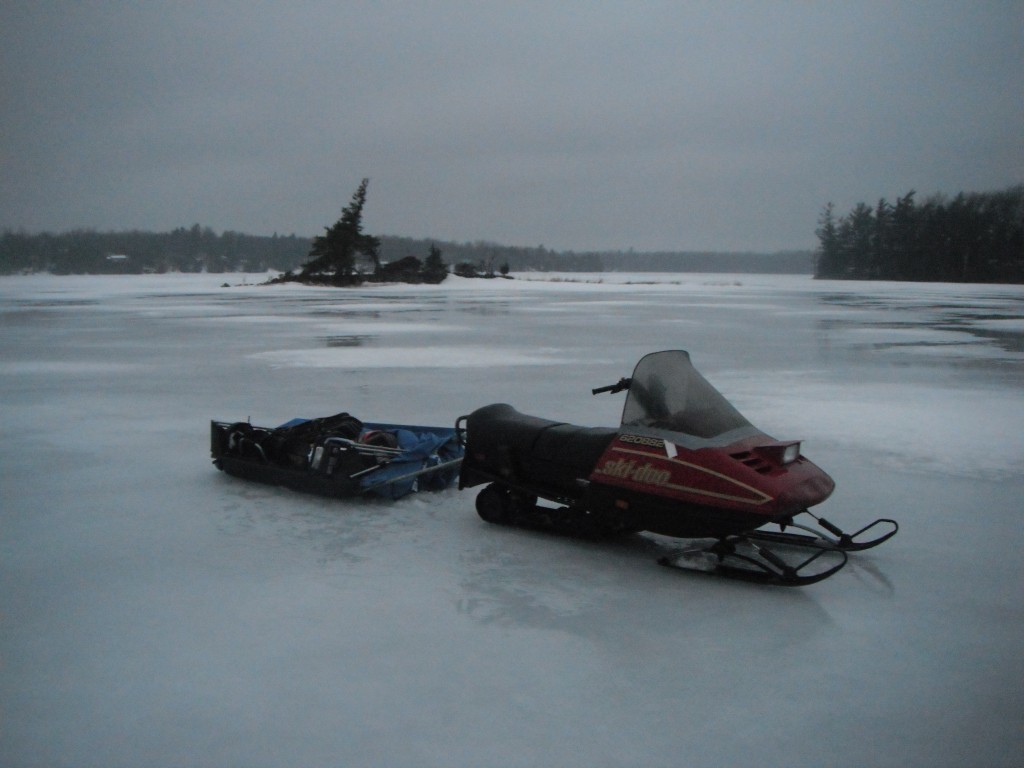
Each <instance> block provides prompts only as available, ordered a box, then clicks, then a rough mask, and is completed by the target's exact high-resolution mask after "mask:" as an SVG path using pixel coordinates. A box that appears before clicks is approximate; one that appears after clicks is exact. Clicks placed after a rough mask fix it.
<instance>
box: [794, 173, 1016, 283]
mask: <svg viewBox="0 0 1024 768" xmlns="http://www.w3.org/2000/svg"><path fill="white" fill-rule="evenodd" d="M915 194H916V193H915V192H914V191H910V192H908V193H907V194H905V195H904V196H903V197H900V198H897V200H896V202H895V203H894V204H893V203H889V202H888V201H887V200H885V199H884V198H883V199H881V200H879V201H878V204H877V205H876V206H875V207H874V208H872V207H871V206H869V205H867V204H866V203H858V204H857V205H856V206H854V208H853V210H851V211H850V212H849V213H848V214H846V215H845V216H840V217H838V218H837V217H836V213H835V210H834V208H833V205H832V203H829V204H828V205H826V206H825V208H824V210H823V211H822V213H821V217H820V218H819V220H818V229H817V230H816V233H817V235H818V241H819V246H818V250H817V251H816V253H815V262H816V264H815V271H814V274H815V277H819V278H833V279H843V280H915V281H938V282H965V283H1024V185H1020V186H1015V187H1011V188H1009V189H1006V190H1004V191H1002V192H988V193H970V194H965V193H963V192H961V193H960V194H958V195H957V196H956V197H954V198H953V199H951V200H950V199H948V198H946V197H944V196H942V195H933V196H932V197H929V198H928V199H926V200H925V201H924V202H923V203H917V202H916V201H915V200H914V195H915Z"/></svg>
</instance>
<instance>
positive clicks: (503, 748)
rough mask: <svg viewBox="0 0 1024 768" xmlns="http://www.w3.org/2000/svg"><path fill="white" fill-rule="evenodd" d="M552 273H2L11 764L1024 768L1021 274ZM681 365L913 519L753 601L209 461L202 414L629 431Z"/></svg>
mask: <svg viewBox="0 0 1024 768" xmlns="http://www.w3.org/2000/svg"><path fill="white" fill-rule="evenodd" d="M551 278H552V276H551V275H521V276H520V279H517V280H510V281H505V280H493V281H482V280H478V281H467V280H458V279H455V278H450V279H449V281H448V282H446V283H445V284H444V285H441V286H381V287H373V288H366V289H357V290H337V291H336V290H329V289H314V288H306V287H300V286H294V285H292V286H276V287H259V286H245V285H239V283H242V282H244V280H243V277H242V276H241V275H168V276H147V277H122V278H110V277H106V278H98V277H54V276H26V277H6V278H0V415H2V419H0V424H2V429H3V440H2V441H0V494H2V496H0V497H2V511H0V764H2V765H4V766H12V767H17V766H79V767H81V766H108V767H109V766H136V767H137V766H169V765H190V766H229V765H245V766H282V765H295V766H299V765H301V766H328V765H330V766H338V765H345V766H356V765H380V766H519V765H550V766H555V765H558V766H575V765H579V766H620V765H638V766H652V765H692V766H698V765H768V766H802V765H806V766H820V765H831V766H864V765H871V766H889V765H891V766H963V765H979V766H980V765H985V766H1009V765H1019V764H1020V759H1021V757H1020V756H1021V755H1022V754H1024V566H1022V563H1024V560H1022V556H1021V551H1022V547H1024V532H1022V529H1021V519H1022V509H1024V504H1022V498H1024V397H1022V392H1024V288H1022V287H1020V286H961V285H902V284H891V283H879V284H851V283H837V282H824V281H813V280H811V279H810V278H809V277H793V276H750V275H653V276H652V275H634V276H625V275H565V276H563V279H562V280H560V281H554V282H553V281H552V280H551ZM259 279H262V278H259ZM225 280H227V281H228V282H230V283H232V286H233V287H230V288H222V287H220V286H221V284H222V283H223V282H224V281H225ZM253 281H255V279H254V280H253ZM672 348H679V349H686V350H689V352H690V353H691V355H692V358H693V360H694V363H695V364H696V366H697V367H698V369H700V370H701V371H702V372H703V373H704V375H705V376H706V377H707V378H708V379H709V380H710V381H711V382H712V383H714V384H715V385H716V386H717V387H718V388H719V389H720V390H722V391H723V392H724V393H725V394H726V396H728V397H729V398H730V399H731V400H732V401H733V402H734V403H735V404H736V405H737V406H738V407H739V409H740V410H741V411H743V413H744V414H745V415H746V416H747V417H748V418H749V419H750V420H751V421H752V422H753V423H754V424H756V425H758V426H759V427H761V428H762V429H764V430H765V431H766V432H768V433H769V434H772V435H774V436H775V437H778V438H780V439H789V438H792V439H802V440H803V441H804V444H803V449H804V452H805V453H806V455H807V456H809V457H810V458H811V459H812V460H813V461H814V462H815V463H817V464H818V465H820V466H822V467H823V468H824V469H825V470H826V471H828V472H829V473H830V474H831V475H832V476H833V477H834V478H835V480H836V483H837V489H836V492H835V494H834V495H833V497H832V498H831V499H830V500H829V501H827V502H826V503H825V504H824V505H823V506H822V507H821V510H822V511H823V512H824V514H825V515H826V516H827V517H828V518H829V519H831V520H833V521H835V522H837V523H840V524H841V525H844V526H845V527H847V528H848V529H854V528H857V527H859V525H860V524H862V523H866V522H868V521H869V520H873V519H874V518H876V517H879V516H891V517H895V518H897V519H898V520H899V522H900V524H901V531H900V534H899V535H898V536H897V537H896V538H894V539H893V540H892V541H890V542H888V543H886V544H885V545H883V546H882V547H880V548H878V549H876V550H872V551H870V552H867V553H862V554H860V555H855V556H852V557H851V562H850V564H849V565H848V566H847V567H846V568H845V569H844V570H843V571H841V572H840V573H839V574H837V575H836V576H835V577H833V578H831V579H829V580H828V581H825V582H822V583H820V584H817V585H813V586H809V587H805V588H801V589H782V588H770V587H758V586H753V585H749V584H741V583H734V582H725V581H716V580H712V579H708V578H705V577H701V576H698V575H689V574H682V573H676V572H672V571H669V570H667V569H664V568H660V567H658V566H657V565H656V564H655V563H654V561H653V556H652V552H651V547H650V544H649V540H648V539H646V538H645V537H643V536H637V537H631V538H629V539H627V540H625V541H621V542H605V543H592V542H577V541H571V540H567V539H563V538H558V537H553V536H545V535H543V534H540V533H534V532H528V531H522V530H513V529H503V528H498V527H494V526H489V525H488V524H486V523H484V522H483V521H481V520H480V519H479V518H478V517H477V515H476V513H475V511H474V506H473V501H474V492H473V491H462V492H459V491H457V490H454V489H452V490H450V491H446V492H443V493H440V494H419V495H416V496H413V497H409V498H407V499H404V500H401V501H398V502H383V501H375V502H365V501H360V502H339V501H331V500H327V499H321V498H317V497H309V496H303V495H300V494H297V493H293V492H290V491H287V490H283V489H278V488H272V487H265V486H257V485H252V484H247V483H245V482H243V481H241V480H237V479H234V478H231V477H228V476H225V475H223V474H222V473H220V472H217V471H216V470H215V469H214V468H213V467H212V466H211V465H210V462H209V456H208V441H209V436H208V429H209V420H210V419H223V420H230V421H234V420H245V419H246V418H249V417H251V419H252V421H253V423H255V424H265V425H273V424H277V423H281V422H284V421H286V420H288V419H290V418H292V417H293V416H306V417H309V416H323V415H328V414H332V413H336V412H338V411H343V410H345V411H349V412H350V413H352V414H354V415H356V416H357V417H359V418H361V419H363V420H367V421H374V420H379V421H395V422H407V423H421V424H439V425H448V424H451V423H452V422H454V419H455V418H456V417H457V416H459V415H461V414H464V413H468V412H469V411H470V410H472V409H474V408H476V407H478V406H481V405H485V404H487V403H492V402H509V403H512V404H513V405H515V406H517V407H518V408H519V409H520V410H522V411H526V412H531V413H535V414H536V415H539V416H544V417H548V418H555V419H558V420H564V421H573V422H576V423H580V424H586V425H593V426H601V425H614V424H616V423H617V422H618V418H619V411H620V409H621V407H622V396H621V395H620V396H607V395H603V396H600V397H592V396H591V395H590V388H591V387H594V386H599V385H603V384H609V383H612V382H614V381H616V380H617V379H618V378H619V377H621V376H628V375H629V374H630V372H631V371H632V368H633V365H634V363H635V362H636V361H637V360H638V359H639V358H640V357H641V356H642V355H643V354H645V353H647V352H652V351H656V350H660V349H672Z"/></svg>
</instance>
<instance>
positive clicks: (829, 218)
mask: <svg viewBox="0 0 1024 768" xmlns="http://www.w3.org/2000/svg"><path fill="white" fill-rule="evenodd" d="M834 210H835V206H834V205H832V203H831V202H830V203H828V204H827V205H826V206H825V207H824V208H823V209H822V211H821V216H819V217H818V228H817V229H816V230H815V234H816V235H817V236H818V242H819V246H818V251H817V253H816V254H815V261H816V268H815V271H814V274H815V277H836V276H837V275H838V272H839V232H838V231H837V229H836V220H835V214H834Z"/></svg>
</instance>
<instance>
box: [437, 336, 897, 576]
mask: <svg viewBox="0 0 1024 768" xmlns="http://www.w3.org/2000/svg"><path fill="white" fill-rule="evenodd" d="M592 391H593V394H595V395H597V394H600V393H603V392H608V393H616V392H622V391H625V392H627V396H626V402H625V405H624V407H623V411H622V420H621V424H620V426H619V427H618V428H594V427H580V426H575V425H572V424H567V423H563V422H557V421H550V420H548V419H542V418H538V417H536V416H529V415H526V414H523V413H520V412H519V411H517V410H516V409H514V408H513V407H512V406H511V405H507V404H504V403H498V404H494V405H488V406H484V407H482V408H479V409H477V410H475V411H474V412H472V413H470V414H469V415H467V416H461V417H459V419H458V420H457V421H456V429H457V431H458V432H459V434H460V436H461V438H462V439H463V440H464V441H465V455H464V457H463V462H462V466H461V469H460V474H459V487H460V488H467V487H473V486H477V485H483V484H485V483H486V484H487V485H486V487H485V488H483V490H481V491H480V493H479V494H478V495H477V498H476V509H477V512H478V513H479V515H480V517H481V518H483V519H484V520H486V521H487V522H490V523H496V524H503V525H512V526H520V527H526V528H534V529H542V530H549V531H554V532H558V533H564V534H570V535H576V536H587V537H592V536H599V537H603V536H607V535H616V534H628V533H639V532H644V531H646V532H648V533H652V534H658V535H660V536H663V537H671V538H672V539H693V540H695V541H692V542H688V543H687V544H686V545H685V546H684V547H683V548H682V549H678V548H676V549H674V550H672V554H670V555H666V556H664V557H662V558H660V559H659V561H658V562H660V563H661V564H662V565H667V566H671V567H675V568H680V569H682V570H687V571H699V572H703V573H709V574H714V575H719V576H725V577H728V578H734V579H742V580H746V581H752V582H760V583H769V584H778V585H787V586H797V585H805V584H812V583H814V582H817V581H821V580H822V579H825V578H828V577H829V576H832V575H833V574H835V573H836V572H837V571H839V569H840V568H842V567H843V566H844V565H845V564H846V562H847V553H848V552H855V551H860V550H865V549H869V548H871V547H874V546H877V545H879V544H881V543H882V542H883V541H886V540H887V539H890V538H892V537H893V536H894V535H895V534H896V532H897V530H898V529H899V526H898V524H897V523H896V522H895V521H894V520H890V519H887V518H880V519H878V520H875V521H874V522H872V523H870V524H868V525H866V526H864V527H863V528H861V529H860V530H858V531H856V532H855V533H852V534H848V533H845V532H844V531H843V530H841V529H840V528H839V527H838V526H836V525H833V524H832V523H831V522H829V521H828V520H826V519H825V518H823V517H820V516H816V515H814V514H813V513H811V512H810V508H811V507H813V506H815V505H817V504H820V503H821V502H823V501H824V500H825V499H827V498H828V497H829V495H830V494H831V493H832V491H833V489H834V487H835V483H834V482H833V480H832V478H831V477H829V476H828V475H827V474H826V473H825V472H824V471H822V470H821V469H820V468H818V467H817V466H816V465H815V464H813V463H812V462H811V461H810V460H808V459H807V458H806V457H804V456H803V454H802V453H801V444H800V442H799V441H795V440H791V441H779V440H776V439H774V438H772V437H769V436H768V435H766V434H765V433H764V432H762V431H761V430H759V429H758V428H757V427H755V426H754V425H753V424H751V423H750V422H749V421H748V420H747V419H746V418H745V417H744V416H743V415H742V414H740V412H739V411H738V410H737V409H736V408H735V407H734V406H733V405H732V404H731V403H730V402H729V401H728V400H727V399H726V398H725V397H724V396H723V395H722V394H721V393H720V392H719V391H718V390H716V389H715V388H714V387H713V386H712V385H711V384H710V383H709V382H708V381H707V380H706V379H705V378H704V377H703V376H702V375H701V374H700V373H698V372H697V370H696V368H694V366H693V364H692V363H691V361H690V356H689V354H688V353H687V352H684V351H682V350H669V351H664V352H655V353H652V354H649V355H646V356H645V357H643V358H642V359H641V360H640V362H639V363H637V365H636V368H635V370H634V371H633V375H632V377H630V378H623V379H620V380H619V381H618V382H617V383H616V384H611V385H608V386H604V387H598V388H597V389H594V390H592ZM541 500H543V501H544V502H548V503H545V504H541V503H539V502H540V501H541ZM549 503H553V504H554V506H550V505H549ZM804 520H809V522H804ZM765 526H770V527H769V528H765ZM789 528H795V529H798V530H801V531H803V532H802V533H796V532H793V531H790V530H787V529H789ZM673 543H675V544H678V542H673Z"/></svg>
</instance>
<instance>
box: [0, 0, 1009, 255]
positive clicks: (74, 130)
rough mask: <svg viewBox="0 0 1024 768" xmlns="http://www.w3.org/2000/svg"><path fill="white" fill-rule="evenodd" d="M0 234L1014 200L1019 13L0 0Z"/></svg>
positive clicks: (597, 241)
mask: <svg viewBox="0 0 1024 768" xmlns="http://www.w3.org/2000/svg"><path fill="white" fill-rule="evenodd" d="M0 66H2V69H0V98H2V104H0V107H2V109H0V119H2V123H0V163H2V167H0V227H9V228H15V229H22V228H23V229H26V230H28V231H32V232H34V231H39V230H49V231H62V230H66V229H72V228H80V227H89V228H95V229H99V230H111V229H145V230H158V231H160V230H168V229H172V228H174V227H177V226H191V225H192V224H194V223H199V224H202V225H203V226H209V227H212V228H213V229H214V230H216V231H218V232H220V231H223V230H229V229H231V230H237V231H242V232H248V233H252V234H268V235H269V234H271V233H273V232H278V233H280V234H290V233H293V232H294V233H295V234H299V235H313V234H318V233H319V232H321V231H322V228H323V227H324V226H325V225H329V224H331V223H333V222H334V220H335V219H337V217H338V215H339V212H340V210H341V208H342V207H343V206H344V205H346V204H347V203H348V201H349V199H350V198H351V196H352V193H353V192H354V191H355V189H356V187H357V186H358V184H359V181H360V179H362V178H363V177H364V176H367V177H369V178H370V187H369V195H368V202H367V206H366V209H365V214H364V224H365V226H366V229H367V231H369V232H371V233H373V234H377V235H380V234H392V235H408V236H413V237H434V238H439V239H450V240H458V241H468V240H491V241H496V242H501V243H506V244H513V245H540V244H543V245H545V246H547V247H549V248H556V249H572V250H588V249H617V248H631V247H632V248H636V249H637V250H706V249H711V250H757V251H771V250H778V249H787V248H810V247H813V246H814V244H815V237H814V227H815V223H816V219H817V216H818V214H819V212H820V210H821V207H822V206H823V205H824V204H825V203H826V202H827V201H829V200H831V201H833V202H835V204H836V205H837V207H838V209H839V210H840V211H842V212H845V211H846V210H848V209H849V208H850V207H852V206H853V205H854V204H855V203H856V202H858V201H862V200H863V201H865V202H868V203H870V204H874V203H875V202H876V201H877V200H878V198H879V197H887V198H888V199H889V200H890V201H891V200H893V199H894V198H895V197H896V196H898V195H901V194H904V193H906V192H907V191H909V190H910V189H916V190H918V193H919V196H925V195H928V194H931V193H934V192H943V193H949V194H955V193H956V192H958V191H961V190H965V191H992V190H996V189H1002V188H1005V187H1007V186H1010V185H1012V184H1017V183H1021V182H1024V2H1020V0H1017V1H1014V2H1001V3H989V2H979V1H977V0H964V1H963V2H955V3H949V2H939V1H938V0H934V1H929V2H917V3H908V2H903V3H900V2H892V1H891V0H889V1H887V2H878V3H872V2H864V1H863V0H856V2H829V3H826V2H791V3H783V2H755V1H754V0H744V1H743V2H737V3H728V2H720V1H716V2H708V3H698V2H680V1H678V0H677V1H676V2H664V3H660V2H638V1H636V0H634V1H633V2H621V3H613V2H564V1H559V2H555V1H554V0H552V1H551V2H536V3H528V2H510V1H509V2H454V1H453V0H436V1H435V2H413V1H411V0H410V1H409V2H380V1H379V0H378V1H375V2H358V3H357V2H343V1H339V0H329V1H328V2H295V1H293V0H289V1H288V2H283V1H282V2H264V3H257V2H209V1H204V2H169V1H168V2H156V1H155V0H154V1H153V2H143V1H142V0H137V1H135V2H117V3H115V2H86V3H79V2H50V1H49V0H30V1H29V2H24V1H22V0H14V1H12V0H3V2H2V3H0Z"/></svg>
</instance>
